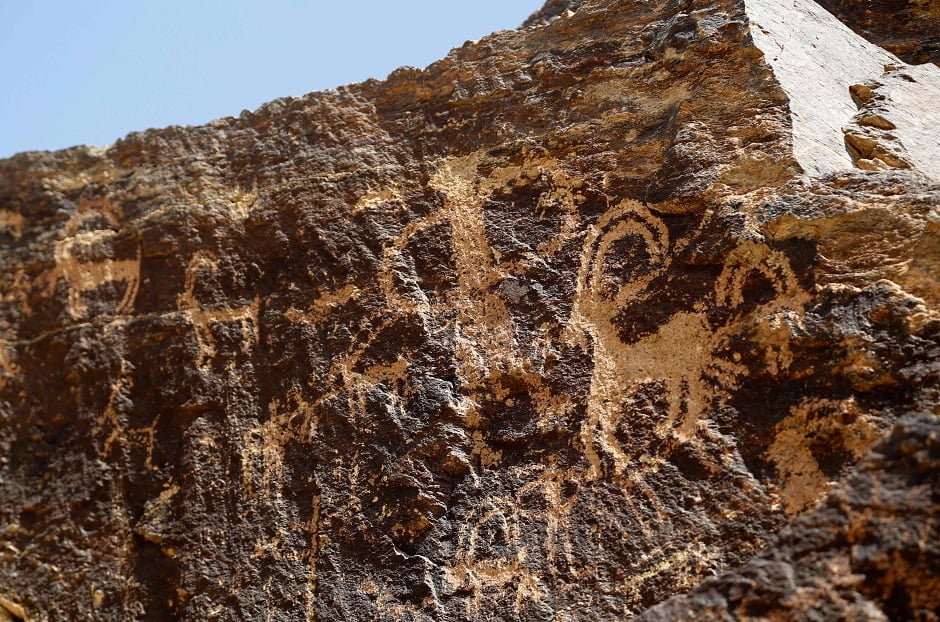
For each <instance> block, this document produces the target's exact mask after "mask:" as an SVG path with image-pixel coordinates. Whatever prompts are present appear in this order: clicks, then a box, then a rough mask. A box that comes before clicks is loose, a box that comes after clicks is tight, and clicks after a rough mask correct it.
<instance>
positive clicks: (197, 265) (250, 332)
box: [176, 251, 258, 369]
mask: <svg viewBox="0 0 940 622" xmlns="http://www.w3.org/2000/svg"><path fill="white" fill-rule="evenodd" d="M218 268H219V262H218V258H217V257H216V256H215V255H213V254H212V253H210V252H208V251H199V252H197V253H196V254H195V255H193V257H192V259H190V261H189V265H188V266H187V267H186V283H185V287H186V289H185V291H184V292H183V293H182V294H180V295H179V296H178V297H177V300H176V304H177V308H178V309H179V310H180V311H182V312H183V313H184V314H185V315H186V317H187V318H188V319H189V322H190V323H191V324H192V326H193V330H194V331H195V333H196V342H197V344H198V346H199V357H198V358H197V360H196V364H197V365H198V366H199V367H200V368H202V369H207V368H208V367H209V366H210V364H211V361H212V359H213V358H215V356H216V354H217V350H218V348H217V343H216V340H215V336H214V335H213V334H212V327H213V325H215V324H220V323H229V322H237V323H239V324H240V325H241V328H242V337H243V339H242V350H243V351H244V350H247V348H248V347H250V346H251V344H254V343H256V342H257V335H258V299H257V298H255V300H254V302H253V303H252V304H249V305H243V306H241V307H236V308H228V307H223V308H205V307H204V306H203V305H202V303H201V302H200V301H199V300H197V299H196V294H195V290H196V280H197V278H198V277H199V274H200V271H202V270H209V271H213V272H214V271H216V270H218Z"/></svg>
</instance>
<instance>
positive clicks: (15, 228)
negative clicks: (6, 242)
mask: <svg viewBox="0 0 940 622" xmlns="http://www.w3.org/2000/svg"><path fill="white" fill-rule="evenodd" d="M23 223H24V220H23V215H22V214H20V213H18V212H11V211H9V210H5V209H0V233H3V232H8V233H9V234H10V235H12V236H13V239H15V240H19V239H20V238H21V237H23Z"/></svg>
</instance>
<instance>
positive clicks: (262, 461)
mask: <svg viewBox="0 0 940 622" xmlns="http://www.w3.org/2000/svg"><path fill="white" fill-rule="evenodd" d="M842 4H843V5H846V4H847V3H842ZM857 4H861V3H857ZM859 10H861V9H859ZM781 43H783V45H781ZM938 96H940V69H938V68H937V67H935V66H933V65H923V66H920V67H910V66H907V65H905V64H904V63H903V62H902V61H900V60H898V59H897V58H895V57H893V56H891V55H890V54H889V53H888V52H886V51H884V50H882V49H880V48H877V47H875V46H874V45H873V44H871V43H868V42H866V41H864V40H863V39H861V38H859V37H858V36H857V35H854V34H853V33H852V32H851V31H849V30H848V29H847V28H846V27H844V26H843V25H842V24H841V23H840V22H838V21H837V20H836V19H835V18H834V17H832V16H831V15H829V14H828V13H826V12H825V11H822V10H821V9H819V7H818V6H817V5H815V4H813V3H810V2H802V1H800V2H792V3H786V4H785V5H779V6H777V5H776V4H774V3H770V2H769V0H747V2H742V1H740V0H738V1H733V0H690V1H688V2H681V3H680V2H639V1H632V2H631V1H620V0H587V1H583V2H556V1H554V0H552V1H551V2H549V3H548V4H547V5H546V6H545V7H544V8H543V9H542V10H541V11H539V12H538V13H536V14H534V15H533V17H532V18H530V20H528V21H527V26H525V27H523V28H520V29H519V30H516V31H506V32H499V33H496V34H494V35H491V36H489V37H486V38H484V39H482V40H481V41H479V42H476V43H468V44H466V45H464V46H463V47H462V48H459V49H456V50H454V51H453V52H451V53H450V54H449V55H448V56H447V57H446V58H445V59H443V60H441V61H439V62H437V63H435V64H433V65H431V66H430V67H428V68H426V69H424V70H418V69H411V68H405V69H400V70H398V71H396V72H394V73H393V74H391V75H390V76H389V77H388V79H386V80H385V81H381V82H379V81H368V82H365V83H362V84H357V85H351V86H345V87H341V88H338V89H336V90H332V91H327V92H322V93H313V94H310V95H306V96H304V97H300V98H287V99H281V100H277V101H274V102H271V103H269V104H266V105H265V106H262V107H261V108H260V109H258V110H257V111H254V112H246V113H243V114H242V115H241V116H240V117H239V118H237V119H236V118H226V119H221V120H218V121H214V122H212V123H209V124H207V125H205V126H201V127H186V128H180V127H171V128H166V129H162V130H148V131H146V132H142V133H137V134H131V135H130V136H128V137H126V138H124V139H122V140H120V141H118V142H117V143H116V144H114V145H112V146H110V147H106V148H100V149H97V148H88V147H76V148H73V149H68V150H65V151H60V152H56V153H38V152H34V153H25V154H19V155H17V156H14V157H13V158H10V159H7V160H3V161H0V244H2V246H0V419H2V425H0V448H2V452H0V483H2V485H0V502H2V503H0V539H2V544H3V547H2V548H0V556H2V563H0V620H2V619H4V618H3V615H4V613H6V617H7V618H11V619H18V618H19V619H28V620H39V621H44V620H81V619H95V620H138V619H139V620H167V619H181V620H260V619H268V620H285V621H286V620H323V621H325V620H374V619H375V620H455V621H456V620H527V621H528V620H559V621H575V620H620V619H626V618H630V617H632V616H639V617H640V618H641V619H649V620H674V619H720V620H727V619H735V618H741V619H753V618H770V619H781V620H782V619H793V620H797V619H800V620H803V619H865V620H885V619H916V620H935V619H936V616H937V611H938V607H940V589H938V588H940V572H938V570H940V560H938V553H940V545H938V544H937V543H938V542H940V534H938V524H937V502H938V497H937V490H938V482H937V478H938V466H940V440H938V438H940V425H938V419H937V417H938V414H940V413H938V403H940V396H938V386H940V383H938V374H940V364H938V360H940V315H938V304H940V287H938V283H937V275H938V264H940V253H938V250H940V246H938V245H940V183H938V181H940V169H938V168H937V166H938V165H937V161H936V157H935V156H936V153H938V145H940V131H938V130H937V127H938V126H937V124H936V123H934V121H933V120H934V119H935V116H936V115H937V112H936V108H935V106H933V103H935V102H936V101H937V100H938Z"/></svg>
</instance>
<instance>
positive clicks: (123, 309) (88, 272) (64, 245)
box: [45, 230, 141, 319]
mask: <svg viewBox="0 0 940 622" xmlns="http://www.w3.org/2000/svg"><path fill="white" fill-rule="evenodd" d="M115 237H116V234H115V232H113V231H100V230H99V231H88V232H84V233H79V234H76V235H74V236H72V237H69V238H66V239H64V240H60V241H58V242H56V244H55V250H54V251H53V256H54V258H55V267H54V268H53V269H52V271H50V272H49V273H48V274H46V276H45V279H46V281H47V283H48V286H47V288H46V295H51V294H52V293H53V292H54V291H55V287H56V284H57V283H58V280H59V279H60V278H62V279H64V280H65V281H66V283H68V288H69V290H68V310H69V315H71V316H72V318H74V319H80V318H84V317H86V316H87V315H88V305H87V304H86V302H85V300H84V297H83V296H84V295H85V294H88V293H90V292H93V291H95V290H97V289H98V288H100V287H102V286H103V285H106V284H108V283H123V284H124V294H123V296H122V297H121V299H120V300H119V301H118V302H117V304H116V305H115V306H114V313H118V314H125V313H130V312H131V311H133V309H134V299H135V298H136V297H137V290H138V288H139V287H140V259H141V247H140V244H138V245H137V253H136V256H135V257H134V258H132V259H112V258H105V259H100V260H97V261H82V260H81V257H82V256H83V255H86V254H89V253H92V252H95V251H99V252H100V251H101V250H102V249H103V248H104V249H106V248H107V247H106V245H107V244H112V245H113V240H114V238H115ZM107 250H110V249H107Z"/></svg>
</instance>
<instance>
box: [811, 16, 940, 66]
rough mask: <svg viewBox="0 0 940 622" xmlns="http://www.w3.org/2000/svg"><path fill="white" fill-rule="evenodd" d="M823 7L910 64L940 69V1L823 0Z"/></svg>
mask: <svg viewBox="0 0 940 622" xmlns="http://www.w3.org/2000/svg"><path fill="white" fill-rule="evenodd" d="M819 4H821V5H822V6H824V7H826V9H828V10H829V11H831V12H832V13H834V14H835V15H836V16H837V17H838V18H839V19H841V20H842V21H844V22H845V23H846V24H848V25H849V26H851V28H852V30H854V31H855V32H857V33H859V34H860V35H862V36H863V37H865V38H866V39H868V40H869V41H871V42H872V43H876V44H878V45H880V46H882V47H884V48H885V49H887V50H889V51H891V52H893V53H895V54H897V55H898V56H900V57H901V58H902V59H904V60H905V61H906V62H908V63H916V64H920V63H934V64H936V65H938V66H940V1H938V0H865V1H864V2H861V1H859V0H820V1H819Z"/></svg>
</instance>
